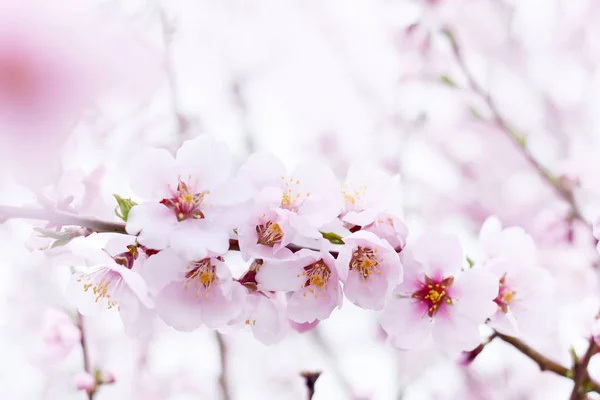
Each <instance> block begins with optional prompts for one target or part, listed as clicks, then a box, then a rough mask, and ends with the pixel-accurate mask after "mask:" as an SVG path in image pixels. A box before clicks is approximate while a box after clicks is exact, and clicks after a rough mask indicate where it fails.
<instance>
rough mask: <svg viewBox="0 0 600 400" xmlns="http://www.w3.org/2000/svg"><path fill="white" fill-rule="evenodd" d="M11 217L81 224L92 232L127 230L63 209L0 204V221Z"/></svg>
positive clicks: (59, 223) (120, 226) (115, 224)
mask: <svg viewBox="0 0 600 400" xmlns="http://www.w3.org/2000/svg"><path fill="white" fill-rule="evenodd" d="M12 218H22V219H36V220H43V221H48V222H51V223H53V224H56V225H61V226H62V225H76V226H82V227H84V228H89V229H91V230H93V231H94V232H113V233H122V234H127V231H125V224H123V223H119V222H107V221H101V220H98V219H95V218H92V217H84V216H80V215H76V214H69V213H66V212H63V211H53V210H47V209H41V208H29V207H14V206H3V205H0V222H3V221H5V220H8V219H12Z"/></svg>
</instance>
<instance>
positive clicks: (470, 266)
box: [467, 257, 475, 268]
mask: <svg viewBox="0 0 600 400" xmlns="http://www.w3.org/2000/svg"><path fill="white" fill-rule="evenodd" d="M467 262H468V263H469V268H473V265H475V261H473V260H472V259H471V258H470V257H467Z"/></svg>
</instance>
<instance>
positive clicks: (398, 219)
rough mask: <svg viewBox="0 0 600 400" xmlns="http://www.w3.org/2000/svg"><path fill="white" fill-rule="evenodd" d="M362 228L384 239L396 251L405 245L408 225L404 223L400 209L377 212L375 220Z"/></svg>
mask: <svg viewBox="0 0 600 400" xmlns="http://www.w3.org/2000/svg"><path fill="white" fill-rule="evenodd" d="M362 230H364V231H368V232H373V233H374V234H375V235H377V236H378V237H379V238H381V239H384V240H386V241H387V242H388V243H389V244H390V245H391V246H392V247H393V248H394V250H395V251H396V252H400V251H401V250H402V249H403V248H404V246H405V245H406V238H407V236H408V227H407V226H406V224H405V223H404V215H403V212H402V210H400V209H397V210H395V211H383V212H381V213H379V214H377V217H376V218H375V220H374V221H373V222H372V223H371V224H369V225H367V226H364V227H363V228H362Z"/></svg>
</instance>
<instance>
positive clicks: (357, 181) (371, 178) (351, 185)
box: [342, 164, 400, 226]
mask: <svg viewBox="0 0 600 400" xmlns="http://www.w3.org/2000/svg"><path fill="white" fill-rule="evenodd" d="M342 194H343V196H344V211H343V213H342V220H343V221H344V222H347V223H349V224H352V225H358V226H366V225H370V224H372V223H373V222H375V221H376V219H377V217H378V216H379V215H380V214H381V213H382V212H384V211H387V210H389V209H390V208H392V207H393V206H394V204H397V203H398V202H399V200H400V199H399V196H400V191H399V186H398V183H397V181H395V180H394V179H393V178H392V177H391V176H390V175H388V174H386V173H385V172H384V171H383V170H381V169H379V168H376V167H374V166H372V165H369V164H354V165H352V166H351V167H350V169H349V170H348V175H347V177H346V181H345V182H344V184H343V185H342Z"/></svg>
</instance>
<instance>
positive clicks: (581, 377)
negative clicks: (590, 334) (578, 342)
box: [570, 338, 596, 400]
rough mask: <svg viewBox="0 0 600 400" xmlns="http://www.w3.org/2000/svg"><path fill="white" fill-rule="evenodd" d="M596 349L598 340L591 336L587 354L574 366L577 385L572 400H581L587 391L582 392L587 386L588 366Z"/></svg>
mask: <svg viewBox="0 0 600 400" xmlns="http://www.w3.org/2000/svg"><path fill="white" fill-rule="evenodd" d="M595 351H596V342H595V341H594V339H593V338H591V339H590V344H589V345H588V348H587V350H586V352H585V355H584V356H583V358H582V359H581V360H579V362H577V363H576V364H575V366H574V370H575V376H574V378H573V380H574V381H575V385H574V386H573V391H572V392H571V397H570V400H581V399H582V398H583V397H584V396H585V393H582V388H583V386H585V382H586V379H589V375H588V372H587V368H588V365H589V363H590V360H591V359H592V356H593V355H594V353H595Z"/></svg>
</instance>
